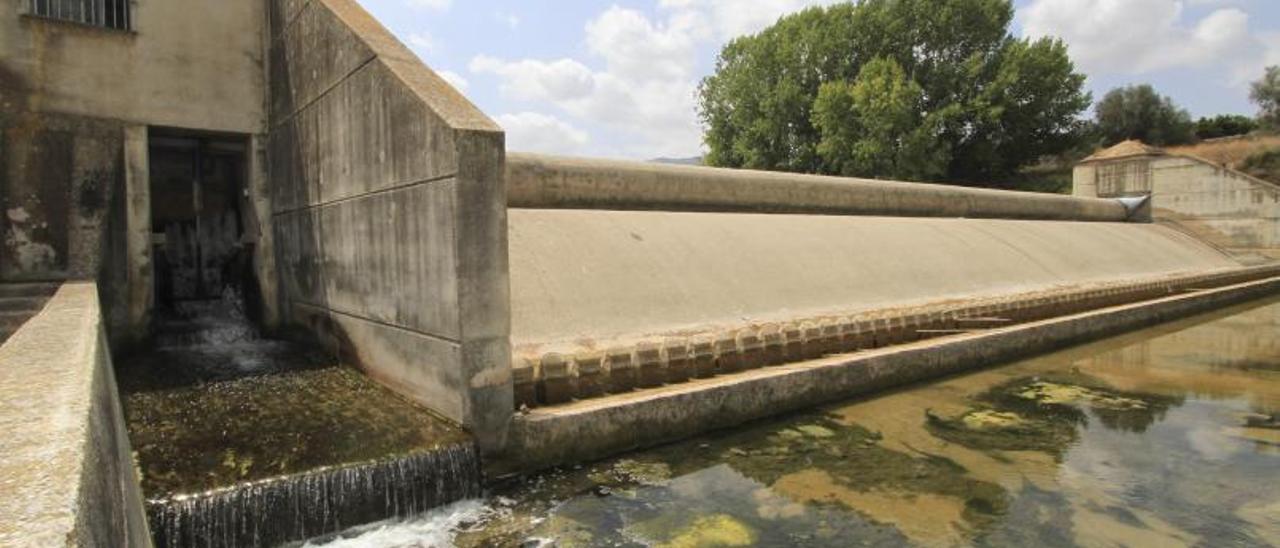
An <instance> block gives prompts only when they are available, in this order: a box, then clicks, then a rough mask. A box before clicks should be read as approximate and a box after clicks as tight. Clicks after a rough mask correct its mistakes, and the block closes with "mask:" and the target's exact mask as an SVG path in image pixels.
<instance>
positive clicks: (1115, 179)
mask: <svg viewBox="0 0 1280 548" xmlns="http://www.w3.org/2000/svg"><path fill="white" fill-rule="evenodd" d="M1096 173H1097V175H1096V182H1097V184H1098V197H1099V198H1115V197H1120V196H1140V195H1143V194H1150V193H1151V161H1150V160H1145V159H1144V160H1137V161H1130V162H1115V163H1108V164H1102V165H1100V166H1098V170H1097V172H1096Z"/></svg>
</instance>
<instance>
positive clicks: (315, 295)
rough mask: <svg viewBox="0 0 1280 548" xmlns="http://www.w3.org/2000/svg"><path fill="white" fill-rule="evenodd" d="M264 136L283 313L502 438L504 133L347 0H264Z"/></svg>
mask: <svg viewBox="0 0 1280 548" xmlns="http://www.w3.org/2000/svg"><path fill="white" fill-rule="evenodd" d="M269 5H270V7H271V15H270V28H271V29H272V39H271V43H270V55H269V59H270V79H269V82H270V84H269V88H270V95H271V101H270V102H271V111H270V112H271V122H270V138H269V141H270V142H269V144H268V158H269V164H270V172H271V176H270V180H271V182H272V188H273V189H274V194H273V196H272V204H273V210H274V216H273V221H274V226H275V231H276V245H277V249H278V253H277V257H278V261H277V263H278V268H279V271H280V275H281V278H282V280H283V283H282V289H283V291H282V293H283V298H284V299H285V300H286V302H287V305H286V306H285V307H284V308H285V310H286V311H287V313H288V315H289V317H290V321H291V322H292V323H293V324H295V325H300V326H304V327H306V328H308V329H309V330H310V331H312V332H314V333H317V334H319V335H320V336H322V337H323V338H324V339H325V340H327V341H329V342H330V343H331V344H333V345H334V346H335V347H337V348H338V349H339V350H340V352H341V353H342V355H343V356H344V358H345V359H348V360H350V361H351V362H354V363H355V364H356V365H359V366H361V367H362V368H364V370H365V371H366V372H367V373H368V374H369V375H370V376H371V377H373V378H375V379H377V380H379V381H381V382H383V383H384V384H386V385H388V386H390V387H391V388H393V389H395V390H397V391H398V392H400V393H403V394H405V395H406V396H409V397H410V398H412V399H414V400H415V401H417V402H419V403H421V404H423V405H425V406H427V407H429V408H431V409H433V410H435V411H437V412H439V413H441V414H442V415H444V416H446V417H448V418H450V419H453V420H455V421H458V422H459V423H461V424H462V425H463V426H466V427H469V428H471V429H472V430H473V431H474V432H475V433H476V435H477V437H478V438H479V441H480V443H481V445H482V447H484V448H493V447H497V446H499V445H500V444H501V442H502V437H503V433H504V432H505V430H506V425H507V422H508V420H509V418H510V410H511V397H512V396H511V371H510V366H509V363H510V360H509V357H508V356H509V350H508V349H509V346H508V334H509V327H508V326H509V323H508V322H509V315H508V312H507V307H508V299H507V242H506V237H507V232H506V207H505V203H506V196H505V189H504V185H503V158H504V154H505V152H504V139H503V133H502V131H501V129H500V128H498V126H497V125H495V124H494V123H493V122H492V121H490V120H489V119H488V118H487V117H486V116H485V115H484V114H482V113H481V112H480V111H479V110H477V109H476V108H475V107H474V106H472V105H471V104H470V103H469V102H467V100H466V99H465V98H464V97H462V95H460V94H459V93H458V92H457V91H455V90H454V89H453V88H451V87H450V86H449V85H448V84H447V83H445V82H444V80H442V79H441V78H439V77H438V76H437V75H435V74H434V73H433V72H431V71H430V70H429V69H427V68H426V67H425V66H423V65H422V63H421V61H419V60H418V58H417V57H416V56H415V55H414V54H413V53H412V52H410V51H409V50H408V49H407V48H405V47H404V46H403V45H401V44H400V43H399V42H397V41H396V40H395V38H394V37H392V36H391V34H390V33H389V32H387V31H386V29H384V28H383V27H382V26H381V25H379V24H378V23H377V21H375V20H374V19H373V18H372V17H370V16H369V14H368V13H366V12H365V11H364V10H363V9H361V8H360V6H359V5H358V4H357V3H356V2H355V1H354V0H311V1H299V0H272V1H271V2H270V3H269Z"/></svg>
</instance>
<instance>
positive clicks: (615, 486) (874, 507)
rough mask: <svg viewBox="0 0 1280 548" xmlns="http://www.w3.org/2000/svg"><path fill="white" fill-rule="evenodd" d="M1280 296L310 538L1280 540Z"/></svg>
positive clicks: (885, 542)
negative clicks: (405, 517) (392, 519)
mask: <svg viewBox="0 0 1280 548" xmlns="http://www.w3.org/2000/svg"><path fill="white" fill-rule="evenodd" d="M1278 413H1280V300H1275V301H1270V302H1262V303H1253V304H1251V305H1246V306H1242V307H1237V308H1233V309H1229V310H1223V311H1219V312H1217V313H1214V314H1211V315H1206V316H1201V317H1196V318H1191V319H1188V320H1184V321H1180V322H1177V323H1171V324H1166V325H1161V326H1158V327H1154V328H1151V329H1148V330H1146V331H1142V332H1137V333H1131V334H1128V335H1124V336H1120V337H1117V338H1114V339H1111V340H1106V341H1102V342H1098V343H1094V344H1089V345H1085V346H1080V347H1076V348H1072V349H1069V350H1066V351H1062V352H1058V353H1054V354H1051V355H1046V356H1042V357H1039V358H1035V359H1030V360H1026V361H1022V362H1018V363H1013V364H1009V365H1004V366H999V367H995V368H990V369H986V370H982V371H979V372H975V373H972V374H967V375H963V376H957V377H952V378H947V379H942V380H938V381H935V382H931V383H926V384H921V385H916V386H912V387H908V388H905V389H902V390H899V391H896V392H892V393H887V394H882V395H879V396H876V397H871V398H866V399H859V400H854V401H850V402H846V403H842V404H837V405H830V406H826V407H823V408H820V409H816V410H813V411H810V412H806V413H802V414H798V415H793V416H789V417H784V418H781V419H776V420H770V421H766V422H761V423H756V424H753V425H749V426H747V427H745V428H742V429H739V430H734V431H727V432H721V433H716V434H713V435H708V436H704V437H701V438H698V439H693V440H688V441H685V442H681V443H677V444H674V445H669V446H665V447H660V448H656V449H652V450H648V451H641V452H637V453H633V454H629V455H625V456H621V457H618V458H614V459H611V460H607V461H603V462H598V463H594V464H589V465H584V466H576V467H572V468H566V469H562V470H555V471H550V472H546V473H543V474H539V475H533V476H528V477H523V478H519V479H514V480H510V481H508V482H505V483H503V484H500V485H497V486H495V487H492V488H491V489H490V490H489V493H488V494H487V495H486V496H485V497H483V498H474V499H470V500H466V501H463V502H460V503H455V504H452V505H449V506H446V507H442V508H438V509H435V510H432V511H430V512H426V513H423V514H421V515H418V516H415V517H412V518H409V519H401V520H396V521H389V522H381V523H374V524H371V525H366V526H361V527H357V528H354V529H350V530H348V531H346V532H344V533H341V534H338V535H326V536H321V537H318V538H315V539H313V540H312V541H310V542H309V543H308V545H309V546H327V547H333V548H339V547H420V546H462V547H470V546H530V547H534V546H559V547H571V546H662V547H686V546H841V547H843V546H863V545H869V546H900V545H918V546H950V545H976V546H993V545H1000V546H1124V545H1128V546H1275V545H1280V424H1277V414H1278Z"/></svg>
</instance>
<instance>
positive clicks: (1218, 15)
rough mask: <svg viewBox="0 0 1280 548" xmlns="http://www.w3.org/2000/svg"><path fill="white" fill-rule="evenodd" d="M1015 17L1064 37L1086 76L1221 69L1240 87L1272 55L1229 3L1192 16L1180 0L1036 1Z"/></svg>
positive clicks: (1033, 30)
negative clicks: (1226, 5) (1171, 70)
mask: <svg viewBox="0 0 1280 548" xmlns="http://www.w3.org/2000/svg"><path fill="white" fill-rule="evenodd" d="M1200 3H1208V2H1200ZM1019 18H1020V20H1021V22H1022V25H1023V29H1024V32H1025V34H1026V35H1028V36H1031V37H1040V36H1057V37H1060V38H1062V39H1063V40H1065V41H1066V42H1067V44H1068V46H1069V47H1070V49H1071V55H1072V58H1073V59H1074V60H1075V61H1076V62H1077V63H1078V64H1079V65H1080V67H1081V68H1083V69H1084V70H1085V71H1087V72H1092V73H1098V72H1103V73H1118V74H1131V75H1136V74H1145V73H1151V72H1156V71H1161V70H1168V69H1194V68H1206V67H1210V68H1220V69H1222V72H1221V73H1222V74H1223V80H1224V81H1223V82H1222V83H1223V84H1228V85H1242V84H1243V83H1244V82H1245V81H1247V79H1248V78H1249V75H1250V74H1252V73H1255V72H1259V71H1260V69H1261V67H1262V66H1263V64H1264V62H1265V59H1266V57H1267V56H1268V55H1272V54H1273V53H1274V52H1275V48H1274V47H1273V48H1270V49H1271V50H1272V52H1273V53H1269V52H1268V49H1269V48H1268V47H1267V44H1266V41H1265V37H1264V36H1261V35H1258V34H1255V33H1253V32H1252V31H1251V29H1250V19H1249V14H1248V13H1246V12H1244V11H1242V10H1240V9H1238V8H1234V7H1226V8H1220V9H1217V10H1214V11H1212V12H1211V13H1209V14H1208V15H1205V16H1204V17H1201V18H1200V19H1198V20H1192V18H1190V17H1188V16H1187V15H1186V13H1185V12H1184V2H1183V1H1181V0H1034V1H1033V2H1032V3H1031V4H1030V5H1028V6H1027V7H1026V8H1024V9H1022V10H1021V11H1020V12H1019Z"/></svg>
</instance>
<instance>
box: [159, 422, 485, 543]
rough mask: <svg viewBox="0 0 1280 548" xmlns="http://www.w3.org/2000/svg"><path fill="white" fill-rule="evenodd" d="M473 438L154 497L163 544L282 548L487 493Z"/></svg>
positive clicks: (160, 538) (160, 541)
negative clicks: (405, 453) (192, 492)
mask: <svg viewBox="0 0 1280 548" xmlns="http://www.w3.org/2000/svg"><path fill="white" fill-rule="evenodd" d="M480 494H481V486H480V459H479V455H478V452H477V450H476V447H475V445H474V444H473V443H470V442H468V443H460V444H455V445H449V446H444V447H441V448H438V449H436V450H432V451H429V452H424V453H418V454H413V455H409V456H406V457H401V458H392V459H387V460H383V461H379V462H374V463H365V464H356V465H349V466H341V467H334V468H327V469H321V470H313V471H310V472H307V473H303V474H297V475H292V476H283V477H278V478H272V479H268V480H263V481H257V482H253V483H247V484H243V485H237V486H233V487H230V488H225V489H218V490H216V491H210V492H206V493H199V494H195V495H182V496H176V497H173V498H171V499H164V500H150V501H148V502H147V505H148V514H149V515H150V521H151V533H152V536H153V537H154V539H155V542H156V546H157V547H159V548H176V547H195V548H223V547H240V546H245V547H250V546H276V545H280V544H282V543H286V542H291V541H301V540H304V539H307V538H311V537H316V536H319V535H325V534H331V533H336V532H339V531H343V530H346V529H349V528H351V527H354V526H357V525H361V524H365V523H370V522H376V521H381V520H386V519H393V518H403V517H409V516H412V515H416V514H420V513H422V512H426V511H427V510H430V509H432V508H436V507H438V506H442V505H445V504H448V503H451V502H456V501H459V500H463V499H467V498H475V497H478V496H480Z"/></svg>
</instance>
